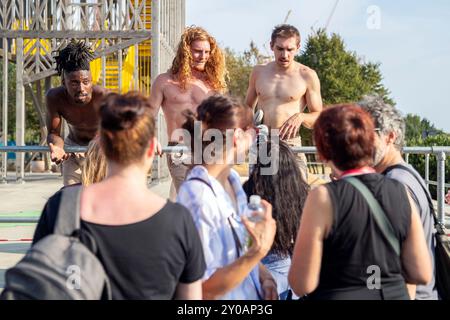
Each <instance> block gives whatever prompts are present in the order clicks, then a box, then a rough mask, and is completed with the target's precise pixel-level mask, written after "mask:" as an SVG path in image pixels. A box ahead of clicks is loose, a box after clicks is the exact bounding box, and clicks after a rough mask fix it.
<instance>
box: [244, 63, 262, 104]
mask: <svg viewBox="0 0 450 320" xmlns="http://www.w3.org/2000/svg"><path fill="white" fill-rule="evenodd" d="M258 68H259V67H258V66H256V67H254V68H253V70H252V73H251V74H250V79H249V82H248V89H247V96H246V97H245V104H246V105H248V106H249V107H251V108H252V109H255V107H256V103H257V102H258V93H257V92H256V77H257V69H258Z"/></svg>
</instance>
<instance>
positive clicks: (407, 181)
mask: <svg viewBox="0 0 450 320" xmlns="http://www.w3.org/2000/svg"><path fill="white" fill-rule="evenodd" d="M401 165H403V166H405V167H408V168H409V169H411V170H413V171H414V172H416V173H417V171H416V170H415V169H414V168H413V167H412V166H411V165H409V164H407V163H401ZM386 171H388V172H387V173H386V176H387V177H389V178H391V179H394V180H397V181H399V182H401V183H402V184H404V185H405V186H406V187H407V188H408V190H409V192H410V194H411V197H412V199H413V200H414V202H415V203H416V206H417V209H418V210H419V213H420V219H421V220H422V225H423V229H424V232H425V240H426V242H427V244H428V249H429V251H430V253H431V256H432V259H431V262H432V265H433V270H434V248H435V246H436V242H435V238H434V234H435V233H436V230H435V228H434V220H433V216H432V214H431V212H430V207H429V205H428V199H427V196H426V194H425V191H424V190H423V188H422V186H421V184H420V183H423V185H424V186H425V181H424V180H423V179H422V178H420V180H421V182H420V183H419V181H417V179H416V178H415V177H414V176H413V175H412V174H411V173H410V172H408V171H407V170H403V169H401V168H394V169H391V170H389V168H388V169H386ZM417 175H418V176H419V177H420V174H419V173H417ZM437 299H438V294H437V291H436V288H435V272H434V271H433V278H432V279H431V282H430V283H429V284H428V285H425V286H422V285H419V286H417V289H416V300H437Z"/></svg>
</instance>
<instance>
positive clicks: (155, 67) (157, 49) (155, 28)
mask: <svg viewBox="0 0 450 320" xmlns="http://www.w3.org/2000/svg"><path fill="white" fill-rule="evenodd" d="M159 4H160V1H159V0H152V64H151V71H150V72H151V82H152V84H153V83H154V82H155V79H156V77H157V76H158V75H159V73H160V67H161V66H160V60H159V59H160V54H161V38H160V37H161V25H160V22H161V13H160V7H159ZM161 126H162V124H161V117H158V121H157V127H158V139H160V137H161ZM157 161H158V166H157V173H156V178H157V179H158V180H159V179H160V178H161V158H160V157H158V160H157Z"/></svg>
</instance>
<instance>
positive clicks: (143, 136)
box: [100, 92, 156, 165]
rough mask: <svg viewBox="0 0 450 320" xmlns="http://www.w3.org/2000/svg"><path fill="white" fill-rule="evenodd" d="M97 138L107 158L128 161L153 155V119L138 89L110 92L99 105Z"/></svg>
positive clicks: (121, 163)
mask: <svg viewBox="0 0 450 320" xmlns="http://www.w3.org/2000/svg"><path fill="white" fill-rule="evenodd" d="M100 118H101V124H100V142H101V146H102V149H103V152H104V154H105V156H106V158H107V159H108V161H111V162H114V163H116V164H119V165H129V164H132V163H136V162H139V161H142V160H143V159H144V156H145V157H146V158H150V157H151V158H153V152H154V149H155V147H156V138H155V121H154V118H153V116H152V110H151V108H150V103H149V100H148V99H147V98H146V97H144V96H143V95H141V94H139V93H137V92H129V93H126V94H123V95H121V94H117V93H111V94H109V95H108V96H107V97H106V98H105V99H104V101H103V103H102V104H101V106H100Z"/></svg>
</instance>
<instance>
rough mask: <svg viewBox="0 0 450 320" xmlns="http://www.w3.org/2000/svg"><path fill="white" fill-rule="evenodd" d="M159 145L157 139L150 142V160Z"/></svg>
mask: <svg viewBox="0 0 450 320" xmlns="http://www.w3.org/2000/svg"><path fill="white" fill-rule="evenodd" d="M157 143H158V140H157V139H156V137H153V138H151V139H150V141H149V142H148V149H147V157H149V158H150V157H153V156H154V155H155V149H156V145H157Z"/></svg>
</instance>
